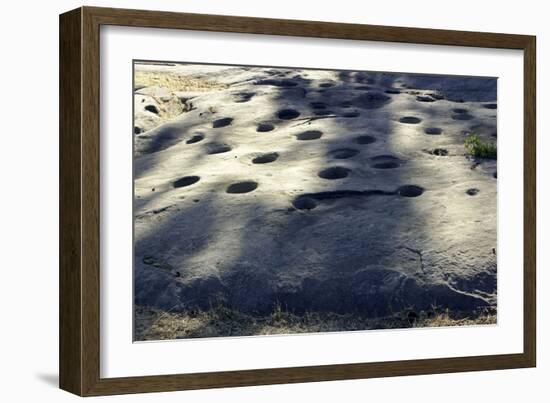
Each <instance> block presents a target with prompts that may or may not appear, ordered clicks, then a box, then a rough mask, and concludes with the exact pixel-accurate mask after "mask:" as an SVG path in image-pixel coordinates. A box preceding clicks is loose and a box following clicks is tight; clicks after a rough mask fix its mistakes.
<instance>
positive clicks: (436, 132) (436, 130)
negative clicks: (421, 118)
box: [424, 127, 443, 136]
mask: <svg viewBox="0 0 550 403" xmlns="http://www.w3.org/2000/svg"><path fill="white" fill-rule="evenodd" d="M424 133H426V134H429V135H432V136H433V135H435V136H437V135H439V134H441V133H443V130H442V129H440V128H439V127H427V128H426V129H424Z"/></svg>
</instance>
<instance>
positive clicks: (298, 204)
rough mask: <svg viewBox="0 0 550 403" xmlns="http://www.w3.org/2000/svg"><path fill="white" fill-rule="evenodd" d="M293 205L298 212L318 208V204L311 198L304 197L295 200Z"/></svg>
mask: <svg viewBox="0 0 550 403" xmlns="http://www.w3.org/2000/svg"><path fill="white" fill-rule="evenodd" d="M292 205H293V206H294V208H296V209H298V210H313V209H314V208H315V207H317V202H316V201H315V200H313V199H312V198H310V197H307V196H302V197H297V198H296V199H294V201H293V202H292Z"/></svg>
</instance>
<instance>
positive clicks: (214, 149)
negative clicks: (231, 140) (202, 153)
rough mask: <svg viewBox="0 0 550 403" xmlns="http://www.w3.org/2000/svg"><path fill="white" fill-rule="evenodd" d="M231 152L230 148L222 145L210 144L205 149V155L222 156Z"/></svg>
mask: <svg viewBox="0 0 550 403" xmlns="http://www.w3.org/2000/svg"><path fill="white" fill-rule="evenodd" d="M228 151H231V146H229V145H228V144H223V143H210V144H208V146H207V148H206V153H207V154H222V153H226V152H228Z"/></svg>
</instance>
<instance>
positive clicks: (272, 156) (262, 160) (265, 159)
mask: <svg viewBox="0 0 550 403" xmlns="http://www.w3.org/2000/svg"><path fill="white" fill-rule="evenodd" d="M277 158H279V154H278V153H267V154H262V155H259V156H257V157H256V158H254V159H253V160H252V163H253V164H268V163H270V162H274V161H276V160H277Z"/></svg>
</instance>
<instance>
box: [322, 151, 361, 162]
mask: <svg viewBox="0 0 550 403" xmlns="http://www.w3.org/2000/svg"><path fill="white" fill-rule="evenodd" d="M359 152H360V151H359V150H356V149H355V148H337V149H335V150H331V151H329V152H328V155H329V156H330V157H332V158H334V159H337V160H344V159H347V158H352V157H355V156H356V155H357V154H359Z"/></svg>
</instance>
